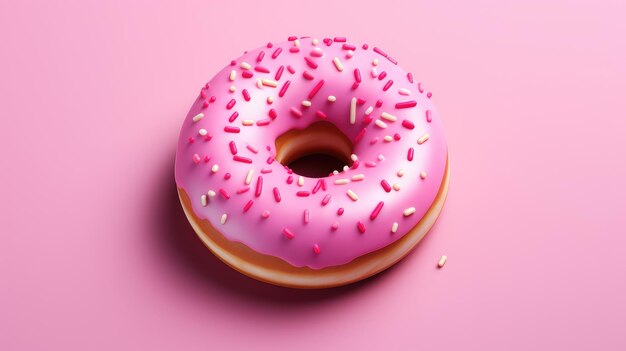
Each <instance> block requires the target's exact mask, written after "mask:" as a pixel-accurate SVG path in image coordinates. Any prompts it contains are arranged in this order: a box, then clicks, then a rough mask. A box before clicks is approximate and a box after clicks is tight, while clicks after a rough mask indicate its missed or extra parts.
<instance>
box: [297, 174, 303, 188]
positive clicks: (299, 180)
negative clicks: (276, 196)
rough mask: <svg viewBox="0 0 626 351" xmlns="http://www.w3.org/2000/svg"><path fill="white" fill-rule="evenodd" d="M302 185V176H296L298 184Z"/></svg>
mask: <svg viewBox="0 0 626 351" xmlns="http://www.w3.org/2000/svg"><path fill="white" fill-rule="evenodd" d="M303 185H304V177H303V176H299V177H298V186H303Z"/></svg>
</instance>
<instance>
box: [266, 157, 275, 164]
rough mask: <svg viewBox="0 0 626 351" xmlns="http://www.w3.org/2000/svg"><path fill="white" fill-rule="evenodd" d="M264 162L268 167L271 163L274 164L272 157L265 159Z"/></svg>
mask: <svg viewBox="0 0 626 351" xmlns="http://www.w3.org/2000/svg"><path fill="white" fill-rule="evenodd" d="M266 162H267V164H268V165H271V164H272V162H274V158H273V157H272V156H270V157H268V158H267V161H266Z"/></svg>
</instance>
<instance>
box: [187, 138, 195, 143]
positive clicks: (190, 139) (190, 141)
mask: <svg viewBox="0 0 626 351" xmlns="http://www.w3.org/2000/svg"><path fill="white" fill-rule="evenodd" d="M187 141H189V144H193V142H194V141H196V139H194V138H193V137H189V139H187Z"/></svg>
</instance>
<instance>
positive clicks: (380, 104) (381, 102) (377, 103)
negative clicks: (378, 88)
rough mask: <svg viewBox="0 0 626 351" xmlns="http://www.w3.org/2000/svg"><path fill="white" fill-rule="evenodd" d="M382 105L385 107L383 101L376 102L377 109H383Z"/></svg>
mask: <svg viewBox="0 0 626 351" xmlns="http://www.w3.org/2000/svg"><path fill="white" fill-rule="evenodd" d="M382 105H383V100H381V99H378V100H377V101H376V107H381V106H382Z"/></svg>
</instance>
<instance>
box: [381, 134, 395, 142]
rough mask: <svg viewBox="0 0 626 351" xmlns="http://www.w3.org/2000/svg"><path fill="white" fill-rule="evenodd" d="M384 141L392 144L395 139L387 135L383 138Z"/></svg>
mask: <svg viewBox="0 0 626 351" xmlns="http://www.w3.org/2000/svg"><path fill="white" fill-rule="evenodd" d="M383 140H384V141H386V142H388V143H390V142H392V141H393V137H392V136H391V135H385V137H384V138H383Z"/></svg>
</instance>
